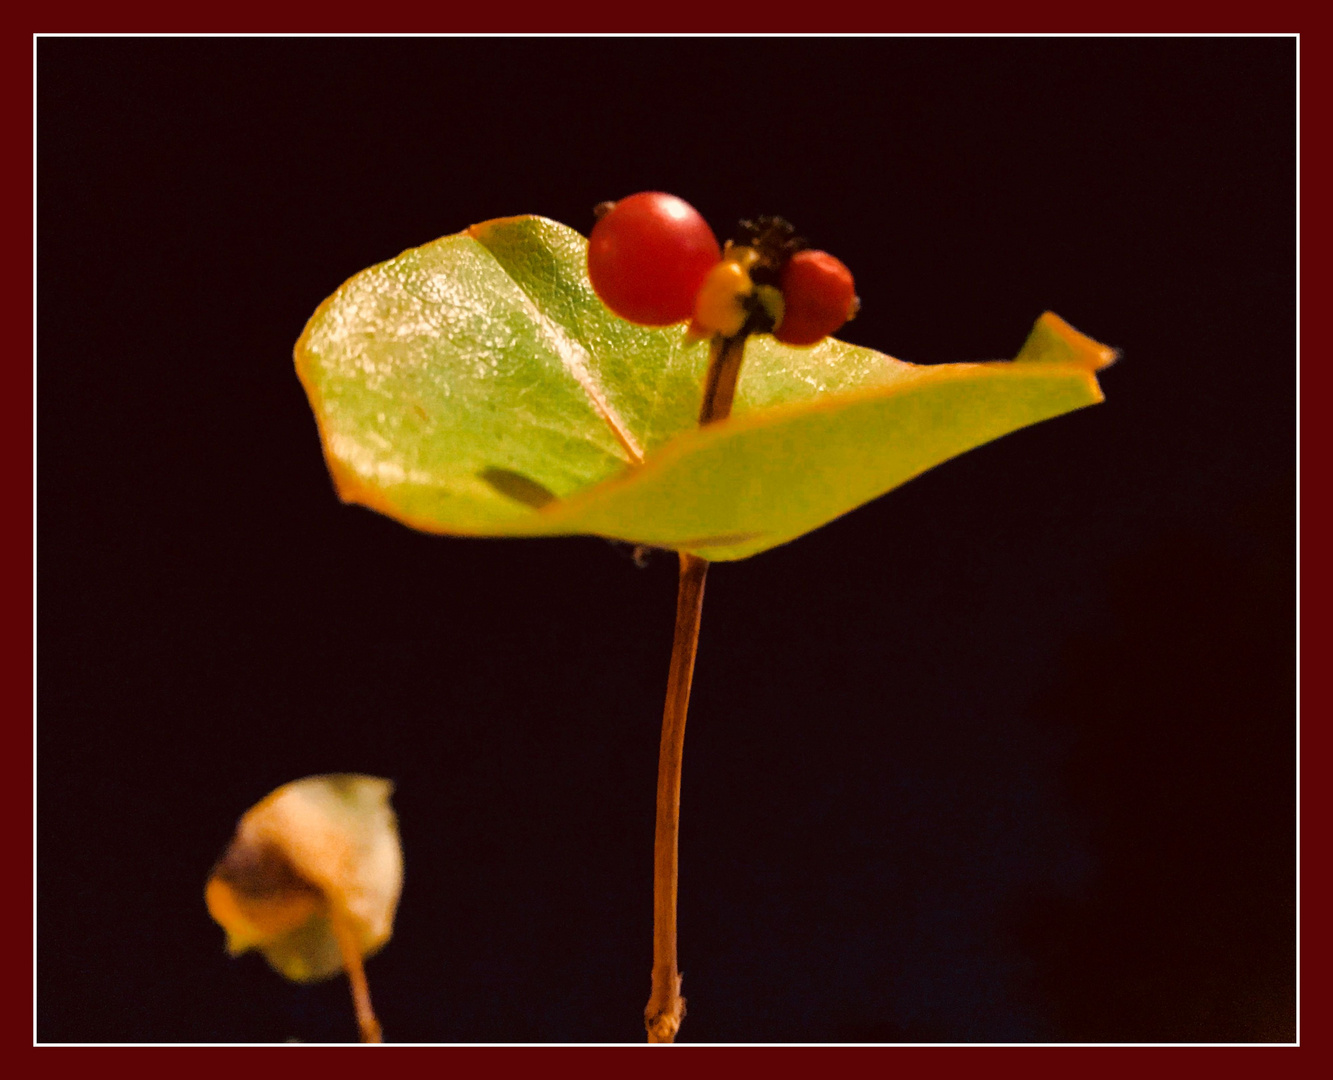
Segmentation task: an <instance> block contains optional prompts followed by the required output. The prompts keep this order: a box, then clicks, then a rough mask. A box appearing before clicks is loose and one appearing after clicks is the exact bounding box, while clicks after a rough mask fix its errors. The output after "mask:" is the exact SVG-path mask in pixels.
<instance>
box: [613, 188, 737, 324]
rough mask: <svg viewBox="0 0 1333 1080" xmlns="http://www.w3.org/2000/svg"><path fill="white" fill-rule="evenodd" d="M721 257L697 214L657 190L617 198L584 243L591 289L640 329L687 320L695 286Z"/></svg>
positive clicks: (696, 289)
mask: <svg viewBox="0 0 1333 1080" xmlns="http://www.w3.org/2000/svg"><path fill="white" fill-rule="evenodd" d="M721 258H722V249H721V248H720V247H719V246H718V242H717V237H715V236H714V235H713V230H712V229H710V228H709V227H708V222H706V221H705V220H704V219H703V216H702V215H701V214H700V213H699V211H698V210H696V209H695V208H694V207H692V206H691V205H690V204H689V203H687V202H686V201H685V200H684V199H678V198H676V196H674V195H667V194H665V193H664V192H661V191H642V192H640V193H639V194H637V195H630V196H629V197H628V198H624V199H621V200H620V201H619V202H618V203H616V204H615V205H614V206H613V207H612V208H611V210H610V211H608V212H607V213H606V214H605V215H603V217H602V219H601V220H600V221H598V222H597V224H596V225H595V226H593V230H592V236H590V237H589V238H588V277H589V279H590V280H591V281H592V287H593V289H594V290H595V291H596V293H597V295H598V296H600V297H601V298H602V303H604V304H605V305H606V306H607V307H609V308H610V309H611V310H612V311H614V312H615V313H616V314H617V315H619V316H620V317H621V318H622V319H628V320H629V321H630V322H633V323H638V324H640V325H641V326H669V325H670V324H671V323H677V322H681V321H683V320H684V319H688V318H689V317H690V316H691V315H692V314H693V312H694V297H695V294H696V293H697V292H698V291H699V286H700V285H702V284H703V280H704V277H705V276H706V275H707V274H708V271H709V270H711V269H712V268H713V267H714V266H716V265H717V263H718V261H719V260H720V259H721Z"/></svg>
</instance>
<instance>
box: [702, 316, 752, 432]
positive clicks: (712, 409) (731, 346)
mask: <svg viewBox="0 0 1333 1080" xmlns="http://www.w3.org/2000/svg"><path fill="white" fill-rule="evenodd" d="M748 336H749V331H748V329H743V330H741V332H740V333H739V334H737V335H736V336H735V337H729V338H724V337H719V338H715V339H714V341H713V350H712V355H711V356H710V357H709V359H708V375H707V376H706V377H705V379H704V398H703V404H702V405H701V406H700V407H699V424H700V426H702V425H704V424H711V423H713V422H714V421H716V420H725V419H726V418H727V417H728V416H730V415H731V402H732V399H733V398H734V397H735V396H736V381H737V380H738V379H739V378H740V375H741V361H742V360H743V359H744V358H745V339H746V338H747V337H748Z"/></svg>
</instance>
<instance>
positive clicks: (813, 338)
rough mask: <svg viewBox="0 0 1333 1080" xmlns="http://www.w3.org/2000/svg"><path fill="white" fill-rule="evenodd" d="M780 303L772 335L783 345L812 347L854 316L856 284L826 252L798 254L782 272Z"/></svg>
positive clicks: (839, 263) (845, 268) (843, 268)
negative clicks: (780, 315) (778, 320)
mask: <svg viewBox="0 0 1333 1080" xmlns="http://www.w3.org/2000/svg"><path fill="white" fill-rule="evenodd" d="M782 302H783V305H784V309H783V313H782V321H781V322H780V323H778V328H777V329H776V330H774V331H773V336H774V337H775V338H777V339H778V340H779V341H781V342H783V343H784V344H786V345H813V344H815V343H816V342H818V341H822V340H823V339H824V338H826V337H828V335H829V334H832V333H833V332H834V331H836V330H837V329H838V328H839V327H841V326H842V324H843V323H845V322H846V321H847V320H848V319H850V318H851V317H852V316H853V315H855V314H856V308H857V299H856V284H855V283H854V282H853V281H852V272H851V271H850V270H848V269H847V267H845V266H844V265H843V264H842V263H841V262H840V261H839V260H837V259H835V258H834V257H833V256H832V255H830V254H829V253H828V252H827V251H798V252H797V253H796V254H795V255H793V256H792V257H791V258H790V259H788V260H787V265H786V267H785V268H784V269H783V271H782Z"/></svg>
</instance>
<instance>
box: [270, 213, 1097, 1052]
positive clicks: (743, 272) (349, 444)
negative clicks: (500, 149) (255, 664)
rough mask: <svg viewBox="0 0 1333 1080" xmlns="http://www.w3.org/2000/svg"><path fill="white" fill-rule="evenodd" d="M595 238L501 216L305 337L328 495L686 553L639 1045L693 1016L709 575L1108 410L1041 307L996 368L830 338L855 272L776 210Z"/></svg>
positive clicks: (333, 311)
mask: <svg viewBox="0 0 1333 1080" xmlns="http://www.w3.org/2000/svg"><path fill="white" fill-rule="evenodd" d="M598 215H599V220H598V221H597V223H596V225H595V226H594V229H593V233H592V237H591V244H590V241H589V240H588V239H585V238H584V237H583V236H582V235H581V234H580V233H578V232H576V231H575V230H574V229H571V228H569V227H567V226H565V225H561V224H559V223H558V222H555V221H551V220H548V219H546V218H542V217H536V216H520V217H511V218H501V219H497V220H493V221H486V222H482V223H481V224H478V225H473V226H472V227H470V228H468V229H464V230H463V231H462V232H459V233H456V234H454V235H451V236H445V237H443V238H441V239H438V240H435V241H432V242H430V243H427V244H424V245H422V246H421V247H416V248H412V249H410V250H408V251H405V252H403V253H402V254H401V255H399V256H398V257H397V258H394V259H390V260H389V261H387V262H383V263H380V264H379V265H376V266H373V267H370V268H369V269H367V270H364V271H362V272H361V273H359V274H357V275H355V276H354V277H352V278H351V279H350V280H348V281H347V282H346V283H344V284H343V285H342V287H341V288H339V289H338V290H337V292H335V293H334V294H333V295H332V296H330V297H329V298H328V299H327V300H325V301H324V303H323V304H321V305H320V306H319V308H318V310H317V311H316V312H315V314H314V315H313V317H312V318H311V319H310V321H309V323H308V324H307V326H306V328H305V332H304V333H303V334H302V335H301V338H300V340H299V342H298V343H297V345H296V352H295V360H296V370H297V373H298V375H299V377H300V379H301V383H302V385H303V386H304V387H305V390H306V392H307V394H308V395H309V399H310V404H311V406H312V408H313V410H314V414H315V419H316V421H317V424H318V428H319V434H320V438H321V440H322V443H323V449H324V457H325V461H326V462H327V465H328V468H329V472H330V473H331V475H332V478H333V481H334V485H335V487H336V489H337V492H338V494H339V496H340V497H341V498H342V499H343V500H344V501H345V502H349V503H359V504H361V505H364V506H367V507H369V508H371V509H372V510H376V511H378V512H380V513H382V514H386V515H388V516H389V517H392V518H394V519H396V520H398V521H400V522H402V523H403V524H405V525H408V526H410V527H412V528H414V529H419V530H423V531H426V532H432V533H442V534H449V535H456V536H490V537H514V536H528V537H536V536H562V535H571V534H590V535H595V536H602V537H607V538H610V539H613V540H619V541H625V542H628V543H631V544H634V545H642V546H647V547H652V548H662V549H668V550H671V551H674V552H677V553H678V555H679V560H680V583H679V593H678V601H677V611H676V627H675V637H674V643H673V647H672V655H671V661H670V668H669V673H668V682H667V694H666V705H665V710H664V718H663V728H662V741H661V752H660V759H659V772H658V789H657V818H656V830H655V849H654V850H655V856H654V937H653V940H654V947H653V971H652V987H651V995H650V999H649V1002H648V1006H647V1008H646V1010H645V1014H644V1015H645V1025H646V1028H647V1032H648V1038H649V1041H651V1042H671V1041H673V1040H674V1038H675V1036H676V1033H677V1031H678V1030H679V1028H680V1024H681V1020H682V1018H683V1016H684V999H683V997H682V996H681V978H680V973H679V970H678V968H677V963H676V890H677V857H676V853H677V836H678V822H679V793H680V770H681V754H682V747H683V737H684V730H685V719H686V712H687V707H688V703H689V693H690V682H691V677H692V673H693V667H694V659H695V651H696V647H697V642H698V633H699V619H700V614H701V610H702V603H703V592H704V582H705V578H706V575H707V572H708V567H709V565H710V564H711V563H713V562H727V561H733V560H737V559H744V558H749V557H750V556H753V555H757V554H759V553H761V552H763V551H767V550H768V549H769V548H773V547H776V546H778V545H780V544H785V543H788V542H790V541H792V540H795V539H797V538H798V537H800V536H802V535H804V534H805V533H807V532H810V531H811V530H812V529H816V528H818V527H820V526H821V525H824V524H826V523H828V522H829V521H831V520H833V519H834V518H837V517H839V516H840V515H842V514H845V513H847V512H849V511H851V510H853V509H855V508H856V507H858V506H860V505H862V504H864V503H866V502H868V501H870V500H872V499H875V498H878V497H879V496H881V495H883V494H885V493H886V492H888V491H890V490H892V489H893V488H895V487H897V486H898V485H900V484H902V483H904V482H906V481H907V480H910V479H911V478H913V477H915V476H917V475H919V474H920V473H922V472H924V471H925V470H927V469H930V468H932V467H933V466H935V465H938V464H940V463H941V462H943V461H946V460H948V459H949V458H951V457H954V456H956V455H958V454H961V453H964V452H965V451H967V450H970V449H972V448H974V447H977V446H980V445H981V444H983V443H986V442H989V441H990V440H992V439H996V438H999V437H1000V436H1002V435H1005V434H1007V433H1009V432H1011V431H1015V430H1017V429H1019V428H1022V427H1025V426H1027V425H1029V424H1034V423H1037V422H1038V421H1041V420H1046V419H1049V418H1051V417H1055V416H1059V415H1061V414H1063V413H1067V412H1070V411H1072V410H1075V409H1079V408H1082V407H1084V406H1086V405H1092V404H1094V403H1096V402H1099V401H1101V400H1102V393H1101V389H1100V387H1099V386H1098V382H1097V376H1096V373H1097V371H1098V370H1100V369H1101V368H1103V367H1105V366H1106V365H1107V364H1109V363H1111V362H1112V361H1113V360H1114V358H1115V355H1116V354H1115V352H1114V350H1112V349H1109V348H1107V347H1106V346H1104V345H1101V344H1099V343H1097V342H1096V341H1094V340H1092V339H1091V338H1089V337H1087V336H1085V335H1083V334H1081V333H1079V332H1078V331H1077V330H1075V329H1073V328H1072V327H1071V326H1069V324H1067V323H1066V322H1064V321H1063V320H1062V319H1060V318H1059V317H1058V316H1056V315H1054V314H1052V313H1050V312H1047V313H1046V314H1044V315H1042V316H1041V317H1040V318H1039V319H1038V320H1037V321H1036V325H1035V326H1034V327H1033V329H1032V332H1031V334H1030V335H1029V337H1028V339H1027V341H1026V342H1025V343H1024V344H1023V346H1022V348H1021V349H1020V350H1019V351H1018V354H1017V356H1015V357H1014V358H1013V359H1012V360H1008V361H997V362H989V363H959V364H940V365H931V366H919V365H915V364H910V363H905V362H903V361H901V360H896V359H894V358H893V357H891V356H888V355H886V354H884V353H881V352H877V351H876V350H874V349H868V348H864V347H861V346H857V345H851V344H848V343H846V342H843V341H840V340H837V339H836V338H833V337H831V336H828V335H830V334H832V333H834V332H836V330H837V329H838V328H839V327H840V326H841V325H842V323H843V322H844V321H845V320H846V319H848V318H850V317H851V316H853V315H854V314H855V312H856V309H857V306H858V304H859V301H858V300H857V298H856V296H855V292H854V288H853V285H852V278H851V274H850V271H848V270H847V268H846V267H845V266H843V265H842V263H841V262H839V261H838V260H837V259H836V258H834V257H833V256H831V255H828V254H827V253H825V252H817V251H813V250H812V249H810V248H809V247H808V245H806V244H805V243H804V242H803V241H802V240H800V239H799V238H798V237H796V236H795V234H794V230H792V229H791V227H790V226H788V225H787V224H786V223H785V222H783V221H781V219H777V218H761V219H758V220H757V221H755V222H743V223H742V227H741V230H740V232H739V234H738V235H737V237H736V238H734V239H733V240H732V241H729V242H728V243H727V244H726V245H725V246H722V245H719V244H718V243H717V241H716V239H714V238H713V234H712V232H711V230H710V229H709V228H708V226H707V224H706V223H704V222H703V220H702V218H700V217H699V216H698V214H697V212H695V211H694V210H693V208H691V207H689V206H688V204H685V203H683V202H682V201H681V200H679V199H675V198H674V197H673V196H666V195H663V194H662V193H657V192H650V193H641V194H639V195H636V196H631V197H629V198H627V199H624V200H621V201H620V202H619V203H615V204H602V205H601V206H599V207H598Z"/></svg>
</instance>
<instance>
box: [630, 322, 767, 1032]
mask: <svg viewBox="0 0 1333 1080" xmlns="http://www.w3.org/2000/svg"><path fill="white" fill-rule="evenodd" d="M747 336H748V331H747V330H742V331H741V332H740V333H739V334H737V335H736V336H734V337H728V338H723V337H719V338H716V339H714V341H713V348H712V354H711V356H710V357H709V363H708V375H707V377H706V379H705V381H704V395H703V403H702V405H701V406H700V409H699V423H700V425H703V424H711V423H713V422H715V421H717V420H723V419H725V418H726V417H727V416H728V415H729V414H730V413H731V403H732V400H733V399H734V398H735V396H736V382H737V379H738V378H739V377H740V370H741V361H742V359H744V356H745V339H746V337H747ZM707 576H708V560H707V559H701V558H699V556H697V555H691V554H689V553H688V552H684V551H682V552H681V553H680V585H679V587H678V589H677V593H676V633H675V637H674V638H673V640H672V643H671V669H670V671H669V672H668V674H667V694H666V707H665V709H664V710H663V713H662V745H661V749H660V750H659V752H658V759H657V826H656V829H655V832H654V837H653V992H652V995H651V996H650V997H649V998H648V1006H647V1008H645V1009H644V1010H643V1018H644V1025H645V1027H647V1029H648V1041H649V1042H650V1043H669V1042H675V1039H676V1032H678V1031H679V1030H680V1023H681V1021H682V1020H683V1019H684V1018H685V999H684V998H683V997H681V996H680V985H681V975H680V968H679V967H678V966H677V956H676V893H677V889H678V883H679V851H680V768H681V759H682V756H683V754H684V751H685V718H686V715H687V713H688V712H689V707H690V683H691V682H692V681H693V678H694V657H695V654H696V653H697V652H698V649H699V621H700V619H701V617H702V615H703V605H704V580H705V579H706V578H707Z"/></svg>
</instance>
